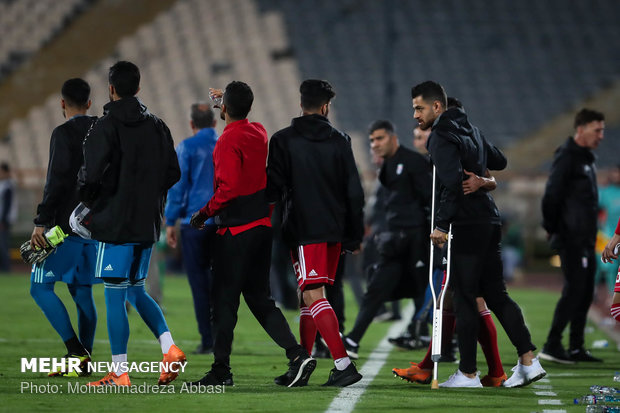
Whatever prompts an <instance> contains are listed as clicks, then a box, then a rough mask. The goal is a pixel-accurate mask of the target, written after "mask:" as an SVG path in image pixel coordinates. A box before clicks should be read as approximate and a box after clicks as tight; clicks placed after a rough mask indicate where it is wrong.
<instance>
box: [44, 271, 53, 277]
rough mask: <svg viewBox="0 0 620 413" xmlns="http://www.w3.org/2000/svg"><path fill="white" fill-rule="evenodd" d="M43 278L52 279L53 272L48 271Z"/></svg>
mask: <svg viewBox="0 0 620 413" xmlns="http://www.w3.org/2000/svg"><path fill="white" fill-rule="evenodd" d="M45 276H46V277H53V276H54V273H53V272H51V271H48V272H46V273H45Z"/></svg>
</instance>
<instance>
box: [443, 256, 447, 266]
mask: <svg viewBox="0 0 620 413" xmlns="http://www.w3.org/2000/svg"><path fill="white" fill-rule="evenodd" d="M441 263H442V264H443V265H446V264H448V260H447V259H446V257H443V259H442V260H441Z"/></svg>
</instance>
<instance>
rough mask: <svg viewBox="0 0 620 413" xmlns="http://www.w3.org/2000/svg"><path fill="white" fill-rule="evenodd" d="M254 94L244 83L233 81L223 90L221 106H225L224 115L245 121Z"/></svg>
mask: <svg viewBox="0 0 620 413" xmlns="http://www.w3.org/2000/svg"><path fill="white" fill-rule="evenodd" d="M253 102H254V93H252V89H251V88H250V86H248V85H247V84H246V83H243V82H240V81H238V80H233V81H232V82H230V83H229V84H228V85H226V89H225V90H224V100H223V104H224V105H226V113H228V116H230V117H231V118H233V119H238V120H240V119H245V118H246V117H247V116H248V113H250V109H252V103H253Z"/></svg>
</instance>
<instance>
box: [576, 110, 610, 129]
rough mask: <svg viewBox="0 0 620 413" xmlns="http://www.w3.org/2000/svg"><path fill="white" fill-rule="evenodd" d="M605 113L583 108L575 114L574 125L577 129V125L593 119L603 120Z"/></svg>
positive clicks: (585, 123)
mask: <svg viewBox="0 0 620 413" xmlns="http://www.w3.org/2000/svg"><path fill="white" fill-rule="evenodd" d="M604 120H605V115H603V113H601V112H597V111H596V110H592V109H587V108H583V109H581V110H580V111H579V112H577V114H576V115H575V124H574V127H575V129H577V126H583V125H587V124H588V123H590V122H595V121H604Z"/></svg>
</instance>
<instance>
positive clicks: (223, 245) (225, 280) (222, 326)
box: [211, 226, 301, 370]
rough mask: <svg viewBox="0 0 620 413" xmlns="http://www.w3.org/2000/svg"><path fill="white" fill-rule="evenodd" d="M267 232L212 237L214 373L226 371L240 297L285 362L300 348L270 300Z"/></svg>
mask: <svg viewBox="0 0 620 413" xmlns="http://www.w3.org/2000/svg"><path fill="white" fill-rule="evenodd" d="M271 233H272V231H271V228H269V227H264V226H260V227H255V228H252V229H249V230H247V231H244V232H242V233H240V234H237V235H235V236H233V235H231V233H230V231H227V232H226V234H224V235H216V237H215V255H214V256H213V288H212V295H211V298H212V300H213V326H214V331H215V344H214V346H213V355H214V356H215V361H214V363H213V369H214V370H224V369H225V370H229V369H230V353H231V350H232V341H233V330H234V329H235V325H236V324H237V310H238V309H239V298H240V295H241V294H243V298H244V299H245V302H246V303H247V305H248V307H249V308H250V311H252V314H253V315H254V317H256V319H257V320H258V322H259V323H260V325H261V326H262V327H263V329H264V330H265V331H266V332H267V334H269V336H270V337H271V339H272V340H273V341H274V342H275V343H276V344H277V345H279V346H280V347H282V348H283V349H285V350H286V355H287V357H288V358H289V359H292V358H294V357H295V354H296V353H297V352H299V351H300V349H301V346H300V345H299V344H298V343H297V340H296V339H295V336H293V333H291V329H290V328H289V325H288V323H287V322H286V319H285V318H284V316H283V315H282V312H281V311H280V309H279V308H278V307H276V305H275V302H274V300H273V299H272V298H271V291H270V288H269V265H270V259H271Z"/></svg>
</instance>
